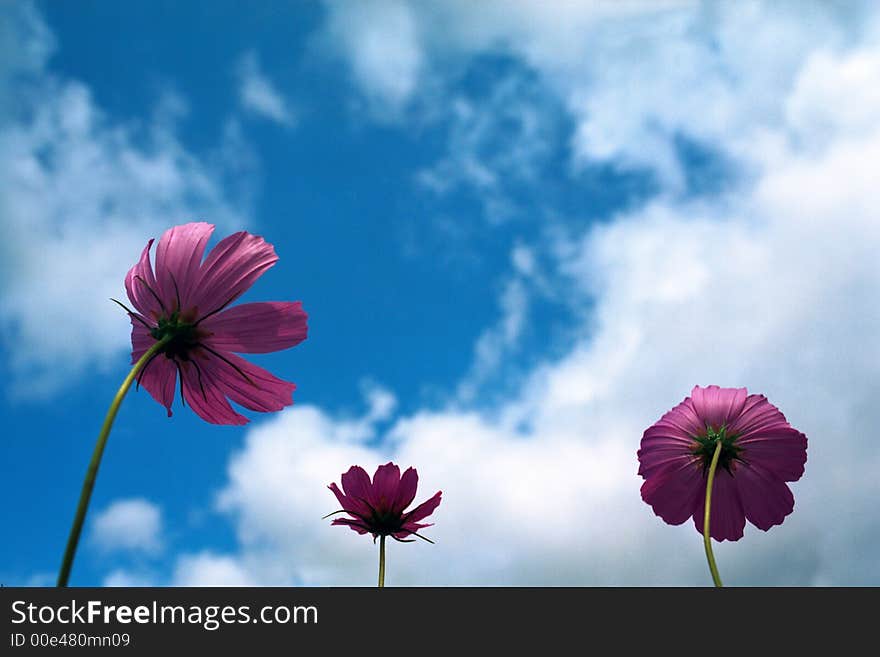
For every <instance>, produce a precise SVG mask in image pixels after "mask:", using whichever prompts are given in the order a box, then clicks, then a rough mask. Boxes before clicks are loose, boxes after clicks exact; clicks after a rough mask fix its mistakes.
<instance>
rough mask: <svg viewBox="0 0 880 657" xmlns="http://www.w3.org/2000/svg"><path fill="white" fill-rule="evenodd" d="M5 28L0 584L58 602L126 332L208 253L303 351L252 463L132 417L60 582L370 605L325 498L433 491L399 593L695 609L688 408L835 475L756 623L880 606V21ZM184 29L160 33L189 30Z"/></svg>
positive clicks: (812, 481) (94, 14)
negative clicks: (801, 453) (257, 239)
mask: <svg viewBox="0 0 880 657" xmlns="http://www.w3.org/2000/svg"><path fill="white" fill-rule="evenodd" d="M164 4H166V3H163V2H158V3H157V2H129V3H119V4H117V3H110V2H98V1H95V2H81V3H57V2H56V3H45V4H43V3H38V4H29V3H26V2H11V1H3V2H0V221H2V228H3V234H4V238H5V239H3V240H2V241H0V293H2V297H0V298H2V304H0V339H2V343H0V367H2V375H3V376H2V381H3V383H2V390H0V392H2V399H0V405H2V412H3V417H4V419H5V426H6V430H5V431H4V436H3V439H2V443H0V449H2V463H3V465H2V467H3V476H2V478H0V487H2V491H3V499H4V500H5V503H4V513H3V519H4V527H5V528H6V529H7V531H6V532H4V533H5V534H6V535H7V538H6V540H4V541H3V544H2V546H0V580H2V582H3V583H4V584H7V585H12V584H49V583H52V581H53V579H54V572H55V569H56V568H57V565H58V562H59V561H60V557H61V552H62V550H63V546H64V541H65V539H66V535H67V531H68V529H69V523H70V520H71V518H72V514H73V510H74V506H75V503H76V498H77V496H78V494H79V487H80V484H81V477H82V475H83V472H84V468H85V465H86V463H87V460H88V457H89V454H90V453H91V449H92V445H93V441H94V437H95V435H96V433H97V430H98V428H99V426H100V422H101V420H102V418H103V415H104V412H105V410H106V405H107V404H108V403H109V401H110V399H111V397H112V395H113V393H114V391H115V389H116V387H117V386H118V382H119V381H120V380H121V378H122V377H123V376H124V375H125V372H126V371H127V363H128V347H129V341H128V340H129V324H128V321H127V319H126V318H125V317H124V315H122V314H121V313H120V311H119V309H118V308H117V307H116V306H115V305H114V304H112V303H110V302H109V301H108V297H111V296H113V297H117V298H121V295H123V294H124V292H122V278H123V276H124V274H125V272H126V271H127V269H128V268H129V267H130V266H131V264H133V262H134V261H135V259H136V258H137V256H138V254H139V253H140V250H141V249H142V248H143V245H144V244H145V242H146V240H147V239H149V238H150V237H157V236H158V235H159V234H161V232H162V231H163V230H164V229H165V228H167V227H169V226H171V225H174V224H177V223H183V222H185V221H190V220H195V219H201V220H206V221H210V222H212V223H215V224H217V225H218V234H219V235H221V236H222V235H223V234H226V233H228V232H232V231H235V230H239V229H242V228H246V229H248V230H251V231H253V232H256V233H259V234H262V235H264V236H265V237H266V239H267V240H268V241H270V242H271V243H273V244H274V245H275V246H276V250H277V251H278V253H279V256H280V258H281V259H280V261H279V263H278V264H277V265H276V266H275V267H274V268H273V269H271V270H270V271H269V272H268V273H267V274H265V275H264V277H263V278H262V279H261V280H260V281H258V283H257V284H256V285H255V287H254V289H253V290H252V291H251V292H250V293H248V295H247V297H246V300H250V301H256V300H302V301H303V304H304V307H305V309H306V310H307V312H309V314H310V321H309V324H310V336H309V339H308V340H307V341H306V342H305V343H303V344H302V345H300V346H298V347H296V348H295V349H293V350H290V351H289V352H283V353H280V354H272V355H268V356H265V357H260V358H258V359H255V360H258V362H259V363H260V364H263V365H264V366H266V367H268V368H270V369H271V370H272V371H273V372H275V373H276V374H278V375H280V376H282V377H283V378H287V379H290V380H293V381H295V382H296V383H297V385H298V389H297V391H296V393H295V395H294V399H295V402H296V403H295V406H294V407H292V408H291V409H288V410H287V411H285V412H283V413H279V414H275V415H273V416H261V415H260V414H250V415H249V416H250V417H251V418H252V420H253V421H252V423H251V424H249V425H248V426H246V427H223V428H218V427H214V426H208V425H206V424H205V423H203V422H201V421H200V420H199V419H198V418H196V417H195V416H194V415H193V414H192V413H191V411H189V409H184V408H180V407H179V406H177V407H176V408H175V414H174V417H173V418H171V419H168V418H166V417H165V413H164V410H163V409H162V408H161V407H160V406H158V405H157V404H156V403H155V402H154V401H153V400H152V399H151V398H150V397H149V396H148V395H146V394H145V393H144V392H142V391H141V392H138V393H133V394H130V395H129V397H128V398H127V399H126V401H125V403H124V405H123V408H122V411H121V413H120V415H119V418H118V420H117V423H116V426H115V428H114V431H113V434H112V436H111V439H110V442H109V447H108V451H107V454H106V457H105V460H104V464H103V466H102V470H101V473H100V476H99V478H98V484H97V487H96V491H95V495H94V497H93V503H92V510H91V515H90V517H89V521H88V524H87V527H86V531H85V533H84V540H83V543H82V547H81V550H80V554H79V556H78V559H77V563H76V567H75V569H74V572H73V577H72V579H71V582H72V583H74V584H78V585H101V584H107V585H112V584H156V585H169V584H180V585H190V584H255V585H263V584H267V585H268V584H271V585H340V584H354V585H371V584H372V583H373V582H374V580H375V566H376V564H375V562H376V549H375V547H374V546H373V545H372V543H371V542H370V540H369V539H368V538H365V537H362V536H358V535H356V534H355V533H354V532H351V531H348V530H345V529H344V528H340V527H330V525H329V521H322V520H320V518H321V516H323V515H324V514H326V513H328V512H330V511H333V510H335V509H336V502H335V500H334V498H333V497H332V495H331V494H330V493H329V491H327V489H326V486H327V484H328V483H330V482H331V481H338V479H339V475H340V474H341V473H342V472H344V471H345V470H347V469H348V467H349V466H350V465H352V464H353V463H359V464H362V465H364V466H365V467H367V469H369V470H370V471H372V470H373V469H374V468H375V466H376V465H378V464H379V463H383V462H386V461H387V460H389V459H393V460H394V461H395V462H397V463H399V464H401V465H402V466H404V467H405V466H408V465H413V466H415V467H417V468H418V470H419V474H420V492H419V497H418V499H422V498H426V497H428V496H429V495H431V494H433V493H434V492H435V491H436V490H439V489H442V490H443V503H442V504H441V506H440V507H439V509H438V511H437V512H436V513H435V514H434V516H433V519H434V520H435V522H436V525H435V526H434V527H431V528H430V530H427V531H426V534H427V535H429V536H430V537H431V538H432V539H433V540H435V541H436V545H428V544H425V543H421V542H420V543H417V544H412V545H399V544H396V543H393V544H391V545H390V547H389V554H388V559H389V563H388V582H389V584H401V585H404V584H426V585H460V584H472V585H495V584H500V585H705V584H707V583H708V582H709V576H708V572H707V568H706V565H705V560H704V556H703V553H702V545H701V540H700V537H699V535H698V534H697V533H696V531H695V530H694V528H693V525H692V524H690V523H686V524H685V525H682V526H678V527H671V526H667V525H666V524H664V523H663V522H662V521H661V520H660V519H659V518H657V517H656V516H654V514H653V512H652V511H651V509H650V507H648V506H647V505H645V504H644V503H643V502H642V501H641V499H640V497H639V486H640V483H641V479H640V478H639V477H638V476H637V474H636V471H637V469H638V464H637V461H636V456H635V452H636V449H637V448H638V443H639V440H640V437H641V433H642V431H644V429H645V428H646V427H647V426H649V425H650V424H651V423H653V422H654V421H655V420H656V419H658V418H659V417H660V415H662V413H663V412H665V411H666V410H668V409H669V408H670V407H672V406H673V405H675V404H676V403H678V402H680V401H681V399H682V398H684V397H685V396H686V395H687V394H688V393H689V391H690V389H691V387H692V386H693V385H694V384H700V385H708V384H712V383H715V384H719V385H722V386H746V387H748V388H749V390H750V391H754V392H761V393H764V394H766V395H767V396H768V398H769V399H770V400H771V401H772V402H773V403H774V404H776V405H777V406H779V408H780V409H781V410H782V411H783V412H784V413H785V414H786V416H787V418H788V419H789V420H790V421H791V423H792V424H793V425H794V426H795V427H797V428H798V429H800V430H801V431H803V432H804V433H806V434H807V436H808V439H809V448H808V462H807V466H806V473H805V475H804V477H803V478H802V479H801V481H799V482H797V483H795V484H793V485H792V489H793V490H794V494H795V500H796V503H795V511H794V513H793V515H791V516H789V517H788V518H787V519H786V521H785V523H784V524H783V525H782V526H779V527H775V528H773V529H772V530H771V531H770V532H767V533H764V532H762V531H760V530H757V529H755V528H754V527H753V526H751V525H747V528H746V532H745V536H744V538H743V539H742V540H740V541H738V542H737V543H733V544H728V543H724V544H721V545H719V546H718V547H717V549H716V556H717V559H718V562H719V568H720V570H721V573H722V576H723V577H724V579H725V582H726V583H729V584H734V585H754V584H758V585H761V584H767V585H777V584H795V585H859V584H872V585H877V584H880V559H878V558H877V551H876V545H877V544H878V541H880V523H878V519H877V512H876V499H877V496H878V494H880V484H878V479H877V476H876V472H877V470H878V468H880V450H877V449H876V448H875V445H874V444H875V440H874V435H873V427H874V426H876V418H877V413H878V411H877V402H876V400H877V399H878V398H880V339H878V336H880V310H878V304H877V300H878V297H880V266H878V264H877V261H876V254H877V253H878V252H880V213H878V208H880V184H878V176H877V171H878V170H880V10H878V9H877V6H876V5H875V4H873V3H870V2H864V3H861V2H855V1H853V2H838V3H820V2H816V3H807V2H791V3H785V2H782V3H780V2H773V3H770V2H738V3H696V2H684V1H682V2H635V1H633V2H600V1H598V0H597V1H595V2H570V3H569V2H562V1H560V2H557V3H537V2H500V1H499V2H493V1H488V2H482V3H472V2H465V1H462V2H457V1H451V0H450V1H447V2H444V3H419V2H411V3H410V2H403V1H392V0H388V1H377V2H358V3H349V2H326V3H315V4H308V5H306V4H302V3H289V4H288V3H281V2H276V3H268V2H267V3H257V4H256V5H254V6H253V7H249V10H248V13H247V14H246V15H245V14H242V13H241V8H240V5H238V6H236V3H233V2H217V3H211V4H210V5H202V6H196V5H195V4H194V3H193V4H192V5H191V6H184V7H178V6H176V5H175V4H174V3H167V6H163V5H164ZM170 16H173V18H174V20H168V18H169V17H170Z"/></svg>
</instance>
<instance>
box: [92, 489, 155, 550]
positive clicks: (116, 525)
mask: <svg viewBox="0 0 880 657" xmlns="http://www.w3.org/2000/svg"><path fill="white" fill-rule="evenodd" d="M91 539H92V542H93V543H94V544H95V545H97V546H98V548H99V549H101V550H102V551H105V552H110V551H117V550H123V551H130V552H139V553H145V554H156V553H158V552H160V551H161V550H162V546H163V538H162V512H161V510H160V509H159V507H158V506H156V505H155V504H153V503H152V502H150V501H148V500H145V499H141V498H132V499H125V500H117V501H116V502H113V503H112V504H111V505H110V506H108V507H107V508H106V509H104V510H103V511H101V512H100V513H98V514H97V515H96V516H95V519H94V521H93V522H92V533H91Z"/></svg>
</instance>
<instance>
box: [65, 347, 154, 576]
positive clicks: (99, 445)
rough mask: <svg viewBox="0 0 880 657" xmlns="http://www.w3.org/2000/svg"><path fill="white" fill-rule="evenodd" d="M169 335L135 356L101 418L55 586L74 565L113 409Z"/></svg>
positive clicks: (68, 574)
mask: <svg viewBox="0 0 880 657" xmlns="http://www.w3.org/2000/svg"><path fill="white" fill-rule="evenodd" d="M171 337H172V336H167V337H165V338H163V339H161V340H159V341H158V342H156V343H155V344H154V345H153V346H152V347H150V348H149V349H147V351H146V353H145V354H144V355H143V356H141V357H140V358H139V359H138V362H136V363H135V364H134V367H132V368H131V371H130V372H129V373H128V376H126V377H125V380H124V381H123V382H122V385H121V386H119V390H118V391H117V393H116V396H115V397H114V398H113V402H112V403H111V404H110V408H109V409H108V410H107V417H105V418H104V424H103V425H102V426H101V432H100V433H99V434H98V441H97V442H96V443H95V451H94V452H92V460H91V461H90V462H89V469H88V470H86V478H85V481H84V482H83V487H82V492H81V493H80V495H79V504H78V505H77V507H76V515H75V516H74V518H73V526H72V527H71V528H70V537H69V538H68V539H67V548H66V549H65V550H64V558H63V560H62V561H61V570H60V571H59V572H58V586H67V580H68V579H69V578H70V569H71V568H72V567H73V558H74V556H75V555H76V546H77V545H78V544H79V535H80V533H81V532H82V528H83V523H84V522H85V519H86V512H87V511H88V509H89V500H90V499H91V497H92V489H93V488H94V487H95V478H96V477H97V476H98V466H100V465H101V456H103V454H104V447H105V446H106V444H107V436H109V435H110V429H111V428H112V427H113V420H115V419H116V412H117V411H118V410H119V405H120V404H121V403H122V400H123V399H124V398H125V393H127V392H128V389H129V388H130V387H131V384H132V383H133V382H134V380H135V379H136V378H137V376H138V374H140V372H141V370H142V369H143V368H144V366H145V365H146V364H147V362H149V360H150V359H151V358H152V357H153V356H155V355H156V354H157V353H159V351H161V350H162V348H163V347H164V346H165V344H166V343H167V342H168V341H169V340H171Z"/></svg>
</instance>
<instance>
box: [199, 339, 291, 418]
mask: <svg viewBox="0 0 880 657" xmlns="http://www.w3.org/2000/svg"><path fill="white" fill-rule="evenodd" d="M197 353H198V354H199V365H200V366H201V367H202V368H203V369H202V373H203V375H204V374H205V373H207V374H208V375H209V378H210V380H211V381H212V382H213V385H214V386H216V388H217V390H218V391H219V392H220V393H221V394H222V395H225V396H226V397H229V399H231V400H232V401H234V402H235V403H236V404H240V405H241V406H244V407H245V408H247V409H250V410H252V411H260V412H262V413H268V412H270V411H280V410H281V409H283V408H284V407H285V406H290V405H291V404H293V391H294V390H296V384H294V383H290V382H289V381H284V380H282V379H279V378H278V377H276V376H275V375H274V374H271V373H270V372H268V371H266V370H264V369H263V368H262V367H259V366H257V365H254V364H253V363H250V362H248V361H246V360H245V359H244V358H241V357H239V356H236V355H235V354H233V353H230V352H226V353H223V352H220V351H216V353H213V352H207V351H205V350H204V349H199V350H198V352H197ZM203 382H204V380H203Z"/></svg>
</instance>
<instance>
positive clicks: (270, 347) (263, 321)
mask: <svg viewBox="0 0 880 657" xmlns="http://www.w3.org/2000/svg"><path fill="white" fill-rule="evenodd" d="M307 320H308V315H306V313H305V312H304V311H303V309H302V303H301V302H299V301H296V302H294V303H288V302H264V303H243V304H241V305H238V306H235V307H233V308H227V309H226V310H224V311H222V312H220V313H217V314H216V315H212V316H211V317H208V318H207V319H206V320H205V321H204V322H203V323H202V324H200V327H201V328H202V329H204V330H205V331H208V332H210V333H211V334H212V335H211V336H209V337H208V338H206V340H205V341H206V342H207V344H209V345H210V346H211V347H213V348H214V349H219V350H223V351H235V352H239V353H248V354H265V353H268V352H271V351H279V350H281V349H288V348H290V347H293V346H294V345H297V344H299V343H300V342H302V341H303V340H305V339H306V335H307V334H308V325H307V323H306V322H307Z"/></svg>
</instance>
